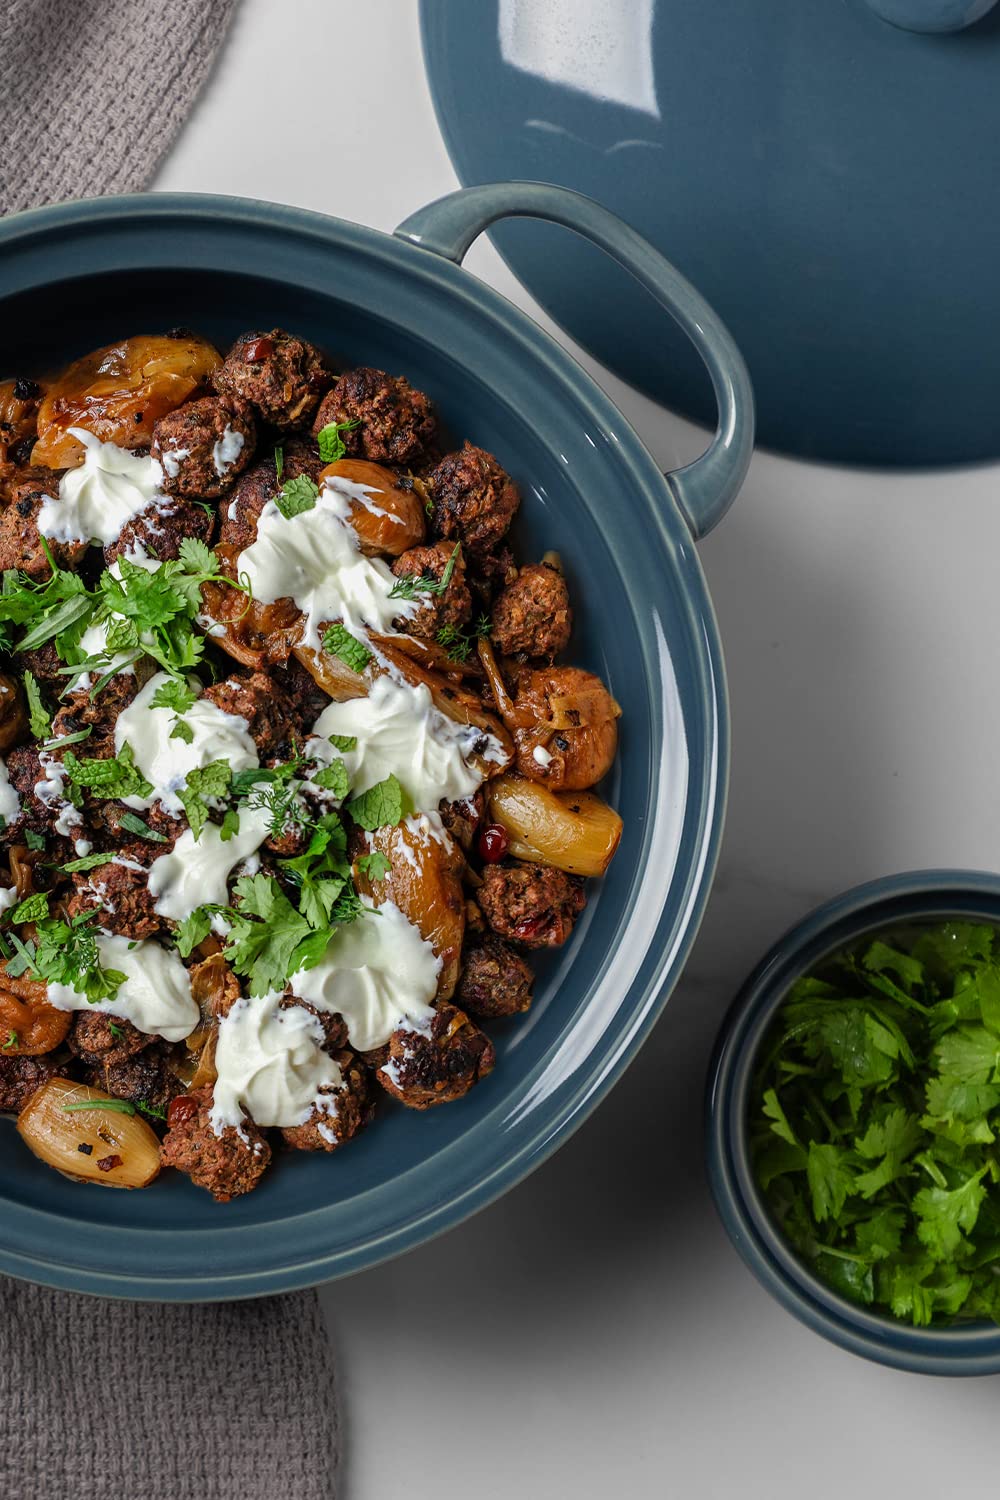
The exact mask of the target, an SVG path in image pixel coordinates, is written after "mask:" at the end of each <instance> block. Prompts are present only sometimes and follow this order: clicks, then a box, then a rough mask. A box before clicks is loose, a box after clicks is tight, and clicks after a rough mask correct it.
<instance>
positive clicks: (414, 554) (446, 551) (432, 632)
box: [392, 542, 472, 641]
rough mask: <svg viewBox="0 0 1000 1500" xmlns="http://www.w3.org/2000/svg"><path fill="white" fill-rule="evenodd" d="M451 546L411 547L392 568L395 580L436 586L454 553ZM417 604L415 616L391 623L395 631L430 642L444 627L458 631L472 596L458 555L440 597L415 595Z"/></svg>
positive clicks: (470, 609)
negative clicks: (403, 579)
mask: <svg viewBox="0 0 1000 1500" xmlns="http://www.w3.org/2000/svg"><path fill="white" fill-rule="evenodd" d="M455 550H456V548H455V543H453V542H451V543H449V542H437V543H436V544H435V545H433V546H430V547H411V548H410V550H409V551H408V552H404V553H402V555H401V556H399V557H397V558H396V561H395V562H394V563H393V565H392V571H393V573H394V574H395V575H396V577H397V578H408V577H409V578H416V579H423V580H424V582H427V583H439V582H440V581H441V579H442V578H443V577H444V570H445V568H446V567H447V566H448V564H449V563H450V561H451V559H452V557H453V556H454V553H455ZM414 602H415V603H416V604H418V605H419V609H418V610H417V612H416V614H413V615H408V616H401V617H400V619H398V620H397V621H395V622H394V623H395V625H396V628H397V629H398V630H402V631H405V632H406V634H407V635H415V636H419V637H420V638H421V639H422V640H430V641H432V640H434V639H435V637H436V636H437V634H438V631H439V630H441V628H442V627H443V626H445V625H450V626H452V627H454V628H456V629H459V630H460V629H461V628H462V626H463V625H465V624H467V623H468V621H469V617H470V616H471V614H472V595H471V594H470V593H469V585H468V584H467V583H466V581H465V562H464V561H463V558H462V554H461V553H459V554H458V557H457V558H456V560H455V566H454V568H453V569H452V573H451V577H450V578H449V580H448V586H447V588H446V589H445V591H444V593H443V594H437V593H434V594H428V593H418V594H417V596H416V599H415V601H414Z"/></svg>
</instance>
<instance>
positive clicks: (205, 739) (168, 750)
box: [115, 672, 260, 814]
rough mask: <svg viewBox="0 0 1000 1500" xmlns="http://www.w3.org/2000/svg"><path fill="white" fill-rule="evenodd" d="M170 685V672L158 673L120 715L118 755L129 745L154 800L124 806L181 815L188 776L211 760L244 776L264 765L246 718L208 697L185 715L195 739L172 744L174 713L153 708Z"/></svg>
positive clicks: (137, 800)
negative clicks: (180, 792) (181, 792)
mask: <svg viewBox="0 0 1000 1500" xmlns="http://www.w3.org/2000/svg"><path fill="white" fill-rule="evenodd" d="M170 680H171V679H170V678H169V676H168V674H167V673H166V672H157V673H156V675H155V676H154V677H151V678H150V680H149V681H148V682H147V683H146V686H145V687H144V688H143V689H142V691H141V692H140V693H138V694H137V696H136V697H135V698H133V700H132V702H131V703H130V704H129V705H128V707H127V708H124V709H123V710H122V712H121V713H120V714H119V715H118V720H117V722H116V724H115V749H116V751H117V752H118V754H119V755H120V754H121V751H122V747H123V746H124V745H125V744H126V743H128V744H129V745H131V747H132V750H133V753H134V755H135V764H136V765H137V766H138V768H139V770H140V771H141V772H142V774H143V776H145V778H146V780H147V781H148V782H151V783H152V787H153V796H152V798H149V799H146V798H142V797H126V798H125V799H124V800H125V802H126V805H127V806H129V807H134V808H140V809H141V808H148V807H150V806H151V805H152V802H154V801H157V802H162V804H163V806H164V807H165V808H166V810H167V811H168V812H170V813H174V814H179V813H181V812H182V811H183V807H182V805H181V801H180V798H179V797H178V796H177V791H178V788H180V787H182V786H183V785H184V782H185V781H186V779H187V775H188V772H189V771H193V770H194V769H195V768H196V767H198V768H201V767H204V766H207V765H209V764H210V763H211V762H212V761H213V760H224V761H226V762H228V764H229V765H230V766H231V767H232V769H233V771H245V770H247V769H248V768H249V767H251V766H257V765H259V764H260V762H259V760H258V758H257V747H256V745H255V744H254V742H253V740H252V739H251V737H250V730H249V726H248V724H247V721H246V719H244V718H241V717H240V716H239V714H227V713H226V712H225V711H224V710H223V709H221V708H218V707H216V705H215V704H214V703H213V702H212V701H211V700H210V699H208V698H199V699H198V700H197V702H196V703H194V704H193V705H192V706H191V708H189V709H188V710H187V712H186V713H185V714H184V722H185V723H186V724H187V725H189V727H190V729H191V732H192V735H193V739H192V740H191V743H190V744H187V743H186V742H185V741H184V740H182V739H171V737H170V736H171V731H172V729H173V727H174V720H175V718H176V715H175V714H174V712H173V710H172V709H169V708H153V707H152V706H151V705H152V700H153V698H154V697H155V696H156V693H157V690H158V689H159V688H160V687H161V686H162V684H163V683H165V682H169V681H170Z"/></svg>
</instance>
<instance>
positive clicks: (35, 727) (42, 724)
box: [24, 672, 52, 740]
mask: <svg viewBox="0 0 1000 1500" xmlns="http://www.w3.org/2000/svg"><path fill="white" fill-rule="evenodd" d="M24 694H25V697H26V698H27V700H28V727H29V729H30V730H31V732H32V734H33V735H34V736H35V739H36V740H47V739H48V737H49V735H50V734H51V733H52V715H51V714H50V713H49V711H48V709H47V708H46V707H45V704H44V703H43V702H42V690H41V688H40V687H39V686H38V683H37V682H36V681H35V679H34V677H32V675H31V673H30V672H25V674H24Z"/></svg>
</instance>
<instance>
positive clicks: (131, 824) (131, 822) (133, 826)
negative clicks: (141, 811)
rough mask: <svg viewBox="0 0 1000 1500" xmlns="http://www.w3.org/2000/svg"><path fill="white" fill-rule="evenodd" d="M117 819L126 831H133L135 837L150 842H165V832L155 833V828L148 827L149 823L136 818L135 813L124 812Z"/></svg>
mask: <svg viewBox="0 0 1000 1500" xmlns="http://www.w3.org/2000/svg"><path fill="white" fill-rule="evenodd" d="M118 821H119V823H120V824H121V826H122V828H124V830H125V832H126V833H134V834H135V836H136V838H139V839H147V840H148V841H149V843H151V844H165V843H167V837H166V835H165V834H162V833H157V832H156V830H155V828H150V826H149V824H148V823H144V822H143V821H142V819H141V818H137V817H136V815H135V813H131V812H124V813H122V815H121V817H120V818H119V819H118Z"/></svg>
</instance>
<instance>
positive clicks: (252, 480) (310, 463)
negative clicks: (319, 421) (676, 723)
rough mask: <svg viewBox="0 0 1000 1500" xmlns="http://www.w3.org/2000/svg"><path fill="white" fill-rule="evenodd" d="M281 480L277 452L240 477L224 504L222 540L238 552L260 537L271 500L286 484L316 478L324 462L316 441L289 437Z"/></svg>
mask: <svg viewBox="0 0 1000 1500" xmlns="http://www.w3.org/2000/svg"><path fill="white" fill-rule="evenodd" d="M280 446H281V479H280V482H279V479H278V468H277V463H276V461H275V456H274V454H273V453H271V454H269V455H268V457H267V458H262V459H260V460H259V461H258V462H257V463H255V464H254V466H253V468H252V469H248V470H247V472H246V473H245V474H244V475H243V476H242V477H241V478H240V480H239V481H238V483H237V485H236V488H235V489H234V490H233V492H232V494H230V495H229V496H228V498H227V499H225V500H223V502H222V506H221V512H222V529H221V531H220V532H219V541H220V542H222V543H223V544H224V545H225V546H227V547H232V548H233V549H234V550H235V551H237V552H242V551H243V550H244V548H245V547H249V546H250V544H251V542H254V541H256V539H257V522H258V521H259V520H260V513H261V511H262V510H263V509H264V506H265V505H266V504H267V502H268V501H269V500H273V499H274V497H275V495H277V494H278V492H279V490H280V489H281V487H282V485H284V484H287V482H288V481H289V480H290V479H298V477H299V475H300V474H305V475H306V476H307V477H308V478H309V479H312V480H316V479H317V478H318V477H319V473H320V470H321V469H322V468H323V462H322V460H321V458H320V456H319V451H318V449H317V447H316V444H315V443H312V442H310V441H309V440H308V439H307V438H301V437H290V438H286V439H285V441H284V443H282V444H281V445H280Z"/></svg>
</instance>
